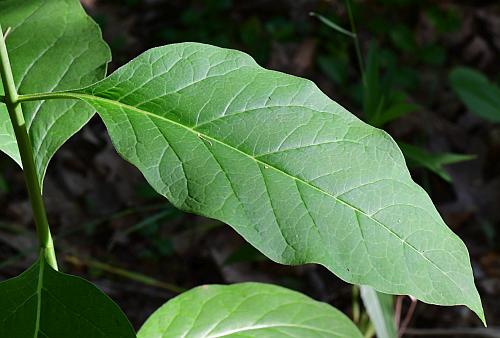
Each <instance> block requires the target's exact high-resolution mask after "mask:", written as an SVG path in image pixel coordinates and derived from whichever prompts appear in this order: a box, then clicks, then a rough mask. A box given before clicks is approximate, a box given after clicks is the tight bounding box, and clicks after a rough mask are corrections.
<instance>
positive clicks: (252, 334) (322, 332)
mask: <svg viewBox="0 0 500 338" xmlns="http://www.w3.org/2000/svg"><path fill="white" fill-rule="evenodd" d="M137 336H138V338H153V337H154V338H160V337H165V338H167V337H189V338H216V337H233V338H236V337H241V338H244V337H245V338H261V337H262V338H264V337H274V338H286V337H301V338H320V337H324V338H336V337H345V338H361V337H362V336H361V334H360V332H359V330H358V329H357V328H356V326H354V324H353V323H352V322H351V321H350V320H349V319H348V318H347V317H346V316H345V315H344V314H343V313H342V312H340V311H338V310H336V309H334V308H333V307H331V306H330V305H328V304H325V303H321V302H317V301H315V300H312V299H311V298H309V297H307V296H305V295H303V294H300V293H298V292H295V291H291V290H288V289H285V288H282V287H279V286H274V285H269V284H260V283H243V284H233V285H229V286H225V285H205V286H200V287H197V288H195V289H192V290H190V291H188V292H186V293H184V294H182V295H180V296H178V297H176V298H174V299H172V300H170V301H169V302H167V303H166V304H165V305H163V306H162V307H161V308H159V309H158V310H157V311H156V312H155V313H153V315H152V316H151V317H150V318H149V319H148V320H147V321H146V323H145V324H144V325H143V327H142V328H141V329H140V330H139V333H138V335H137Z"/></svg>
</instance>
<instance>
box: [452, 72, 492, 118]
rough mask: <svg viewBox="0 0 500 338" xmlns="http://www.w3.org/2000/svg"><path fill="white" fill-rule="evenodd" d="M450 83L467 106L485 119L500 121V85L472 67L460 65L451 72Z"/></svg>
mask: <svg viewBox="0 0 500 338" xmlns="http://www.w3.org/2000/svg"><path fill="white" fill-rule="evenodd" d="M449 79H450V84H451V87H452V88H453V90H454V91H455V93H456V94H457V95H458V96H459V97H460V99H461V100H462V101H463V102H464V103H465V105H466V106H467V108H468V109H469V110H470V111H471V112H473V113H475V114H476V115H479V116H481V117H482V118H484V119H487V120H489V121H493V122H500V87H499V86H497V85H495V84H494V83H491V82H490V81H489V80H488V78H487V77H486V76H484V75H483V74H481V73H480V72H478V71H475V70H474V69H471V68H465V67H458V68H455V69H454V70H453V71H452V72H451V73H450V77H449Z"/></svg>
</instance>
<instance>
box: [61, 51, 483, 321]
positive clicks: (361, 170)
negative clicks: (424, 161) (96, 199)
mask: <svg viewBox="0 0 500 338" xmlns="http://www.w3.org/2000/svg"><path fill="white" fill-rule="evenodd" d="M64 95H66V96H68V97H70V96H71V97H75V98H79V99H82V100H84V101H85V102H87V103H89V104H90V105H92V106H93V107H94V108H95V109H96V110H97V111H98V113H99V114H100V116H101V117H102V119H103V120H104V123H105V124H106V126H107V128H108V131H109V133H110V135H111V138H112V141H113V143H114V145H115V147H116V149H117V150H118V152H119V153H120V154H121V155H122V156H123V157H124V158H125V159H126V160H128V161H130V162H131V163H133V164H134V165H135V166H137V167H138V168H139V169H140V170H141V171H142V173H143V174H144V176H145V177H146V179H147V180H148V181H149V183H150V184H151V185H152V186H153V187H154V188H155V189H156V190H157V191H158V192H159V193H161V194H162V195H164V196H166V197H167V198H168V199H169V200H170V202H172V203H173V204H174V205H175V206H177V207H178V208H180V209H183V210H185V211H189V212H194V213H197V214H200V215H204V216H207V217H211V218H215V219H218V220H221V221H223V222H225V223H227V224H229V225H231V226H232V227H233V228H234V229H235V230H236V231H237V232H238V233H240V234H241V235H242V236H243V237H244V238H245V239H246V240H247V241H248V242H250V243H251V244H252V245H254V246H255V247H256V248H258V249H259V250H260V251H261V252H263V253H264V254H265V255H266V256H267V257H269V258H271V259H272V260H274V261H276V262H280V263H284V264H303V263H319V264H322V265H324V266H326V267H327V268H328V269H330V270H331V271H332V272H334V273H335V274H336V275H337V276H339V277H340V278H342V279H343V280H345V281H348V282H351V283H356V284H366V285H371V286H373V287H374V288H375V289H377V290H379V291H381V292H385V293H390V294H410V295H413V296H415V297H416V298H418V299H420V300H422V301H424V302H428V303H432V304H441V305H455V304H465V305H467V306H468V307H469V308H471V309H472V310H473V311H475V312H476V313H477V314H478V315H479V316H480V317H481V318H483V312H482V307H481V301H480V298H479V295H478V293H477V290H476V288H475V285H474V280H473V276H472V270H471V266H470V262H469V257H468V252H467V249H466V247H465V245H464V243H463V242H462V241H461V240H460V239H459V238H458V237H457V236H456V235H455V234H454V233H453V232H452V231H451V230H450V229H449V228H448V227H447V226H446V224H445V223H444V222H443V220H442V219H441V217H440V215H439V213H438V212H437V211H436V209H435V207H434V205H433V203H432V201H431V200H430V198H429V197H428V195H427V194H426V193H425V191H424V190H423V189H422V188H421V187H419V186H418V185H417V184H415V183H414V182H413V181H412V179H411V177H410V175H409V172H408V170H407V168H406V166H405V162H404V158H403V156H402V154H401V152H400V150H399V149H398V147H397V145H396V144H395V142H394V141H393V140H392V139H391V137H390V136H388V135H387V134H386V133H385V132H384V131H381V130H378V129H376V128H373V127H371V126H369V125H367V124H365V123H363V122H362V121H360V120H359V119H357V118H356V117H355V116H353V115H352V114H350V113H349V112H348V111H346V110H345V109H344V108H342V107H341V106H340V105H338V104H337V103H335V102H333V101H332V100H330V99H329V98H328V97H327V96H326V95H324V94H323V93H322V92H321V91H320V90H319V89H318V88H317V87H316V86H315V85H314V84H313V83H312V82H310V81H307V80H304V79H301V78H297V77H293V76H290V75H286V74H282V73H279V72H274V71H269V70H266V69H263V68H261V67H260V66H258V65H257V64H256V63H255V61H254V60H253V59H252V58H251V57H249V56H248V55H246V54H244V53H241V52H238V51H234V50H228V49H222V48H217V47H213V46H208V45H203V44H198V43H182V44H173V45H168V46H165V47H159V48H154V49H152V50H149V51H147V52H145V53H144V54H142V55H141V56H139V57H137V58H136V59H134V60H133V61H131V62H130V63H128V64H127V65H125V66H123V67H122V68H120V69H119V70H117V71H116V72H115V73H113V74H112V75H111V76H109V77H108V78H106V79H105V80H103V81H101V82H99V83H97V84H95V85H92V86H90V87H87V88H85V89H81V90H74V91H72V92H68V93H65V94H62V95H61V96H62V97H64Z"/></svg>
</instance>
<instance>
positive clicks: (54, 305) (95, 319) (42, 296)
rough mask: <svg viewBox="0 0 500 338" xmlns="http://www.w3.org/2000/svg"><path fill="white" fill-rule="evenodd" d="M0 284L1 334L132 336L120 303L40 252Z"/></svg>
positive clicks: (15, 337) (17, 336)
mask: <svg viewBox="0 0 500 338" xmlns="http://www.w3.org/2000/svg"><path fill="white" fill-rule="evenodd" d="M41 257H42V258H41V259H39V260H38V261H37V262H36V263H35V264H34V265H33V266H31V268H29V269H28V270H27V271H25V272H24V273H22V274H21V275H20V276H18V277H16V278H12V279H10V280H7V281H5V282H2V283H0V333H1V336H2V337H9V338H26V337H35V338H37V337H38V338H68V337H72V338H89V337H92V338H109V337H120V338H133V337H135V333H134V330H133V328H132V326H131V325H130V323H129V321H128V319H127V317H126V316H125V315H124V314H123V312H122V311H121V310H120V308H119V307H118V306H117V305H116V304H115V303H114V302H113V301H112V300H111V299H110V298H109V297H108V296H106V295H105V294H104V293H102V292H101V291H100V290H99V289H98V288H96V287H95V286H94V285H92V284H91V283H89V282H87V281H86V280H84V279H82V278H79V277H76V276H70V275H66V274H63V273H60V272H57V271H55V270H53V269H52V268H51V267H50V266H49V265H48V264H47V263H46V262H45V261H44V260H43V255H42V256H41Z"/></svg>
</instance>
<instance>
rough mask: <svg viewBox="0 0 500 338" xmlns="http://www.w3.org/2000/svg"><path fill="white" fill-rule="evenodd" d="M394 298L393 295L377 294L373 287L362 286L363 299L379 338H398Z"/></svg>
mask: <svg viewBox="0 0 500 338" xmlns="http://www.w3.org/2000/svg"><path fill="white" fill-rule="evenodd" d="M393 298H394V297H393V296H392V295H388V294H385V293H381V292H377V291H376V290H375V289H373V288H372V287H369V286H366V285H362V286H361V299H362V300H363V304H364V306H365V308H366V312H368V316H369V317H370V320H371V321H372V323H373V326H374V327H375V332H376V333H377V338H397V337H398V334H397V332H396V324H395V323H394V301H393Z"/></svg>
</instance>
